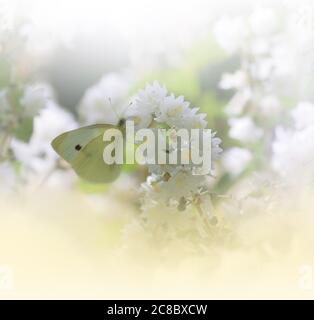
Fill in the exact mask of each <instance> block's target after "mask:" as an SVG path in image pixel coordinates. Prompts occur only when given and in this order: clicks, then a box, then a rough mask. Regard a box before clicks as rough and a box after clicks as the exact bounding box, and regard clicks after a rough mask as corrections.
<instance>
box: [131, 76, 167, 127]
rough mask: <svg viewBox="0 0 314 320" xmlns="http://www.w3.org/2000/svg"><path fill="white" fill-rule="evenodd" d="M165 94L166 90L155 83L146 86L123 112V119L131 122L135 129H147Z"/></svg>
mask: <svg viewBox="0 0 314 320" xmlns="http://www.w3.org/2000/svg"><path fill="white" fill-rule="evenodd" d="M166 94H167V90H166V88H165V87H162V86H161V85H160V84H159V83H158V82H157V81H154V83H153V84H148V85H146V87H145V89H143V90H140V91H139V92H138V94H137V95H136V96H135V97H134V98H133V99H132V103H131V104H130V106H129V108H127V110H126V112H125V118H126V119H130V120H133V121H134V123H135V126H136V127H137V128H147V127H149V126H150V124H151V122H152V121H153V118H154V115H155V113H156V112H157V110H160V106H161V104H162V103H163V102H164V99H165V97H166Z"/></svg>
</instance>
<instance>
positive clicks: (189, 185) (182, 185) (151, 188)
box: [142, 171, 207, 204]
mask: <svg viewBox="0 0 314 320" xmlns="http://www.w3.org/2000/svg"><path fill="white" fill-rule="evenodd" d="M206 184H207V178H206V176H202V175H193V174H192V173H191V172H189V171H180V172H178V173H177V174H175V175H174V176H172V177H169V179H168V180H167V181H165V180H160V179H157V178H156V176H152V177H149V178H148V179H147V181H146V183H144V184H142V189H143V190H145V191H146V192H147V193H148V194H149V195H150V197H151V200H152V201H153V202H155V203H156V204H157V203H159V202H160V201H163V202H165V203H169V201H171V200H175V201H177V202H179V200H180V199H181V198H182V197H184V198H189V197H191V196H193V194H198V193H199V189H200V187H204V186H206Z"/></svg>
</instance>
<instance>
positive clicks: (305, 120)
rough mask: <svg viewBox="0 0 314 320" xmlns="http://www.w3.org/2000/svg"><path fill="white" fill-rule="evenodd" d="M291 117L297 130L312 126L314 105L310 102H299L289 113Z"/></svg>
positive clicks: (313, 123) (313, 122)
mask: <svg viewBox="0 0 314 320" xmlns="http://www.w3.org/2000/svg"><path fill="white" fill-rule="evenodd" d="M291 116H292V118H293V120H294V126H295V128H296V129H297V130H300V129H305V128H307V127H308V126H311V125H314V104H312V103H310V102H300V103H299V104H298V105H297V107H296V108H294V109H293V110H292V111H291Z"/></svg>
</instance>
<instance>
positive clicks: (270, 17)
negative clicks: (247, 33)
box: [250, 8, 277, 35]
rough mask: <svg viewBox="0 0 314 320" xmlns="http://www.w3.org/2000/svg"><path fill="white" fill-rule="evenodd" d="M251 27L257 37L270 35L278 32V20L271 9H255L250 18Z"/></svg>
mask: <svg viewBox="0 0 314 320" xmlns="http://www.w3.org/2000/svg"><path fill="white" fill-rule="evenodd" d="M250 26H251V29H252V31H253V32H254V33H255V34H256V35H269V34H271V33H273V32H274V31H276V27H277V19H276V15H275V13H274V11H273V10H272V9H270V8H258V9H255V10H254V12H253V13H252V15H251V16H250Z"/></svg>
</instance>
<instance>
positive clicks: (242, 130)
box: [228, 117, 263, 143]
mask: <svg viewBox="0 0 314 320" xmlns="http://www.w3.org/2000/svg"><path fill="white" fill-rule="evenodd" d="M228 122H229V125H230V127H231V128H230V130H229V136H230V138H232V139H236V140H239V141H241V142H243V143H251V142H255V141H257V140H258V139H259V138H261V137H262V135H263V130H262V129H261V128H259V127H257V126H256V125H255V123H254V122H253V120H252V119H251V118H249V117H242V118H232V119H230V120H229V121H228Z"/></svg>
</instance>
